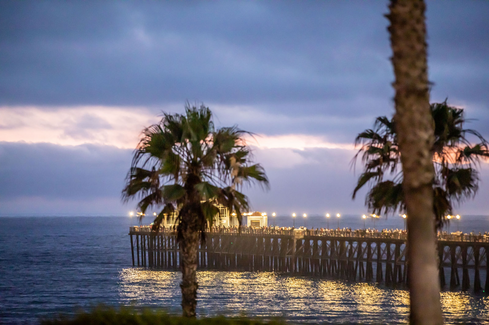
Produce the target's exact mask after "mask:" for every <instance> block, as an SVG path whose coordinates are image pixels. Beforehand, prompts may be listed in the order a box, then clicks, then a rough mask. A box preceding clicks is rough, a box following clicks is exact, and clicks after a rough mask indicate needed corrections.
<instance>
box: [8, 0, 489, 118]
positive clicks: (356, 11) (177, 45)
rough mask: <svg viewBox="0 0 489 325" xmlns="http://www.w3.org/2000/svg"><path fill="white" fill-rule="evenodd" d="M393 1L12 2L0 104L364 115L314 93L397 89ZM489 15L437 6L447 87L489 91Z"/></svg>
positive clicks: (365, 94)
mask: <svg viewBox="0 0 489 325" xmlns="http://www.w3.org/2000/svg"><path fill="white" fill-rule="evenodd" d="M386 8H387V4H386V2H384V1H377V2H356V3H355V4H352V3H351V2H341V3H334V2H323V1H316V2H307V4H304V3H299V2H284V1H281V2H229V1H214V2H193V1H190V2H185V3H181V2H164V3H163V2H146V3H140V2H137V3H136V2H92V1H83V2H61V1H54V2H52V1H35V2H29V1H23V2H18V1H3V2H2V3H1V8H0V15H1V20H0V21H1V25H0V31H1V34H0V48H1V57H2V59H1V68H2V73H1V75H0V92H1V97H0V98H1V99H0V102H1V103H2V104H7V105H21V104H34V105H42V104H44V105H76V104H83V105H85V104H96V105H99V104H104V105H162V104H165V103H168V102H182V101H183V100H184V99H187V98H189V99H196V100H203V101H206V102H219V103H232V104H243V103H246V104H249V103H274V104H275V106H274V108H273V109H275V110H279V107H277V105H279V104H280V103H297V104H298V103H301V104H303V105H305V106H306V107H305V109H311V110H313V111H312V112H311V113H313V112H314V111H316V110H321V109H322V110H326V111H328V112H329V113H333V112H334V111H335V110H336V111H337V110H338V109H341V110H343V112H342V114H351V113H358V112H361V109H362V108H363V109H365V108H366V107H350V106H348V105H343V106H342V107H340V108H330V107H327V106H326V107H325V106H323V107H321V106H318V105H313V106H312V107H310V108H309V107H308V106H307V103H309V102H312V103H314V102H317V101H321V102H323V103H325V102H327V101H330V100H333V101H334V100H339V99H351V98H372V97H389V96H391V89H390V87H389V82H390V81H391V80H392V73H391V68H390V65H389V61H388V59H387V58H388V57H389V55H390V50H389V47H388V35H387V32H386V26H387V20H386V19H385V18H384V17H383V16H382V14H383V13H385V12H386V11H387V9H386ZM488 15H489V5H488V4H487V3H483V2H472V3H470V4H467V3H466V2H462V1H459V2H450V3H449V4H446V3H442V4H440V3H431V2H430V3H429V4H428V23H429V33H430V53H431V57H430V63H431V65H430V66H431V70H430V71H431V72H432V78H431V79H432V80H433V81H434V82H435V84H436V85H438V86H439V87H441V86H443V87H445V85H446V87H447V88H448V89H446V90H444V89H443V90H440V91H441V93H443V94H445V93H446V94H448V95H453V96H458V94H459V93H460V94H461V96H463V95H470V96H471V97H472V98H473V97H479V98H483V99H486V100H487V97H486V95H485V94H483V93H481V92H478V91H477V90H479V89H480V88H482V87H483V86H484V82H481V81H483V80H481V79H480V77H477V75H479V76H482V75H483V74H479V72H480V71H481V69H482V71H487V69H488V64H487V60H485V57H486V56H487V54H488V53H489V50H488V46H489V45H487V44H489V42H487V35H488V28H489V27H488V26H489V23H487V19H485V18H486V17H487V16H488ZM457 69H459V70H463V71H462V72H461V73H460V72H458V71H457ZM454 74H456V75H457V78H455V77H454ZM447 79H451V82H448V81H446V80H447ZM468 82H472V83H473V85H472V86H471V87H466V86H465V85H466V84H467V83H468ZM486 83H487V81H486ZM455 85H458V87H455ZM461 85H462V86H461ZM438 86H437V87H438ZM474 86H475V87H474ZM457 89H458V91H456V90H457ZM436 91H438V90H437V89H436ZM474 95H475V96H474ZM370 109H374V110H375V109H376V108H372V107H370ZM288 113H291V114H294V110H292V109H291V110H288Z"/></svg>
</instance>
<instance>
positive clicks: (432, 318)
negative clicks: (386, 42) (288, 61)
mask: <svg viewBox="0 0 489 325" xmlns="http://www.w3.org/2000/svg"><path fill="white" fill-rule="evenodd" d="M425 7H426V6H425V3H424V1H423V0H391V4H390V6H389V9H390V13H389V15H387V18H388V19H389V20H390V23H391V25H390V26H389V28H388V29H389V32H390V37H391V47H392V51H393V57H392V64H393V67H394V74H395V77H396V80H395V82H394V83H393V87H394V89H395V91H396V94H395V97H394V101H395V106H396V115H395V122H396V128H397V134H398V137H399V148H400V151H401V161H402V170H403V174H404V180H403V189H404V194H405V202H406V208H407V213H408V218H407V227H408V243H407V244H408V261H409V270H408V276H409V289H410V294H411V295H410V298H411V306H410V308H411V315H410V323H411V324H442V323H443V317H442V313H441V305H440V287H439V282H438V266H437V263H436V236H435V228H434V227H435V223H434V221H435V216H434V213H433V186H432V182H433V179H434V168H433V161H432V152H431V150H432V146H433V142H434V130H433V118H432V116H431V114H430V104H429V84H428V72H427V70H428V65H427V57H426V48H427V45H426V25H425V16H424V12H425Z"/></svg>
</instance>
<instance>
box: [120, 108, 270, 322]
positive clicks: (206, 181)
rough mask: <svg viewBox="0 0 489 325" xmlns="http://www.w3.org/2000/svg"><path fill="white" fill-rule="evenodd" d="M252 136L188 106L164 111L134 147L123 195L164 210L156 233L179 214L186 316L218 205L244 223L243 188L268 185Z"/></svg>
mask: <svg viewBox="0 0 489 325" xmlns="http://www.w3.org/2000/svg"><path fill="white" fill-rule="evenodd" d="M247 134H250V133H249V132H246V131H243V130H241V129H239V128H238V127H237V126H233V127H226V128H221V129H217V130H216V129H215V128H214V124H213V122H212V113H211V111H210V109H209V108H207V107H205V106H204V105H201V106H200V107H199V108H197V107H195V106H192V107H191V106H190V105H188V104H187V105H186V107H185V114H184V115H180V114H173V115H172V114H167V113H163V118H162V119H161V121H160V122H159V123H158V124H154V125H151V126H150V127H148V128H146V129H144V131H143V133H142V138H141V140H140V142H139V145H138V146H137V148H136V150H135V151H134V155H133V159H132V163H131V168H130V171H129V173H128V175H127V181H126V186H125V188H124V189H123V191H122V197H123V200H124V201H128V200H129V199H133V198H137V199H139V202H138V208H139V209H140V211H141V212H142V213H143V214H144V212H145V211H146V210H147V209H148V208H149V207H156V208H158V209H161V210H160V212H159V214H158V215H157V216H156V218H155V220H154V224H153V230H154V231H158V229H159V227H160V225H161V223H162V221H163V220H164V218H165V216H166V215H169V214H171V213H175V212H176V213H178V217H177V223H178V226H177V234H178V235H177V236H178V237H177V238H178V240H179V242H180V247H181V254H182V266H181V271H182V283H181V285H180V287H181V290H182V309H183V315H184V316H186V317H195V310H196V305H197V300H196V299H197V287H198V284H197V280H196V270H197V254H198V247H199V240H205V232H204V231H205V229H206V227H207V224H208V222H209V223H210V224H211V225H212V222H213V219H214V217H215V216H216V215H217V214H218V213H219V209H218V207H217V205H223V206H225V207H227V208H228V209H229V211H230V212H231V211H233V212H234V213H235V214H236V215H237V217H238V220H239V222H240V224H241V216H242V212H244V211H247V210H248V208H249V203H248V199H247V197H246V196H245V195H244V194H243V193H241V192H240V191H239V190H240V189H241V188H242V187H243V185H245V184H252V183H257V184H259V185H262V186H265V187H268V179H267V176H266V175H265V171H264V169H263V168H262V167H261V166H260V165H259V164H253V163H252V161H251V151H250V149H249V147H247V145H246V141H245V139H244V136H245V135H247Z"/></svg>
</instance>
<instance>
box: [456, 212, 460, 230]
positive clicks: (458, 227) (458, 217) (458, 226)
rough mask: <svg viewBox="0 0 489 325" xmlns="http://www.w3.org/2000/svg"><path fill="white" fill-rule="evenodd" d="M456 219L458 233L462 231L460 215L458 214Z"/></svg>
mask: <svg viewBox="0 0 489 325" xmlns="http://www.w3.org/2000/svg"><path fill="white" fill-rule="evenodd" d="M455 219H457V232H459V231H460V214H457V215H456V216H455Z"/></svg>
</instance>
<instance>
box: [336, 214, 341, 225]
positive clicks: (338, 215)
mask: <svg viewBox="0 0 489 325" xmlns="http://www.w3.org/2000/svg"><path fill="white" fill-rule="evenodd" d="M340 217H341V214H339V213H337V214H336V219H338V229H340Z"/></svg>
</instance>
